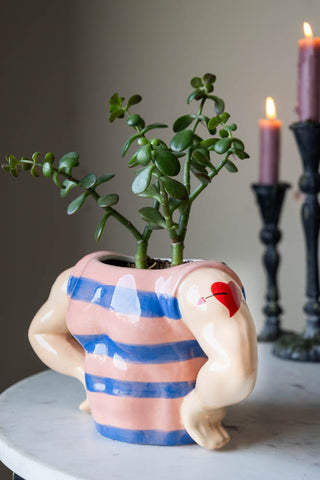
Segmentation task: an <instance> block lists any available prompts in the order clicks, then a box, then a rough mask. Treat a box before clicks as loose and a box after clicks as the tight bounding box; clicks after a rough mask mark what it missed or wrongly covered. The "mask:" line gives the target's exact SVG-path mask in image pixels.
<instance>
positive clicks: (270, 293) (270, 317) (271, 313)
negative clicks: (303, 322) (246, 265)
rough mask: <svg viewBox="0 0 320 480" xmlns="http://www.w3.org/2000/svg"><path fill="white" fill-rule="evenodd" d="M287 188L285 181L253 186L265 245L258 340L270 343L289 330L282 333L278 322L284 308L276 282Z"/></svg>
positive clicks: (261, 234)
mask: <svg viewBox="0 0 320 480" xmlns="http://www.w3.org/2000/svg"><path fill="white" fill-rule="evenodd" d="M288 188H290V185H289V184H288V183H278V184H275V185H263V184H256V185H252V189H253V191H254V193H255V195H256V199H257V203H258V206H259V211H260V214H261V218H262V221H263V228H262V230H261V232H260V239H261V241H262V243H263V244H264V245H265V247H266V249H265V252H264V255H263V265H264V268H265V271H266V275H267V293H266V305H265V307H264V308H263V313H264V315H265V317H266V320H265V323H264V326H263V329H262V331H261V332H260V334H259V335H258V341H260V342H273V341H275V340H277V339H278V338H279V337H281V336H282V335H283V334H284V333H288V332H284V331H283V330H282V329H281V325H280V315H281V314H282V312H283V310H282V308H281V306H280V305H279V302H278V301H279V297H280V296H279V291H278V285H277V272H278V268H279V264H280V255H279V253H278V251H277V244H278V243H279V242H280V240H281V232H280V230H279V229H278V223H279V219H280V213H281V208H282V205H283V201H284V197H285V194H286V191H287V189H288Z"/></svg>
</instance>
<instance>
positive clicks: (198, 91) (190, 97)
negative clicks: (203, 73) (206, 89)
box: [187, 88, 202, 105]
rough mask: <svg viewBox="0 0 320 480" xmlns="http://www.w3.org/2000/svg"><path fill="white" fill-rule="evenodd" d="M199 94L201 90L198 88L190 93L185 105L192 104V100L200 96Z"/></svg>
mask: <svg viewBox="0 0 320 480" xmlns="http://www.w3.org/2000/svg"><path fill="white" fill-rule="evenodd" d="M201 93H202V92H201V90H200V89H198V88H197V90H194V91H193V92H192V93H190V95H189V97H188V98H187V104H188V105H189V103H190V102H192V100H193V99H194V98H196V97H198V95H200V94H201Z"/></svg>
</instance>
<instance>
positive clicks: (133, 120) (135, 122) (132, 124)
mask: <svg viewBox="0 0 320 480" xmlns="http://www.w3.org/2000/svg"><path fill="white" fill-rule="evenodd" d="M140 120H141V117H140V115H138V114H137V113H136V114H134V115H130V117H129V118H128V120H127V125H129V127H135V126H136V125H138V123H139V122H140Z"/></svg>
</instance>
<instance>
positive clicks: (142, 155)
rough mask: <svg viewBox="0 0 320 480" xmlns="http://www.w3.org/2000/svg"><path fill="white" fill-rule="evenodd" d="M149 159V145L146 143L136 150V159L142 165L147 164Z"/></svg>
mask: <svg viewBox="0 0 320 480" xmlns="http://www.w3.org/2000/svg"><path fill="white" fill-rule="evenodd" d="M150 160H151V145H150V143H147V144H146V145H143V146H142V147H140V148H139V150H138V151H137V152H136V161H137V162H138V163H139V164H140V165H143V166H146V165H148V163H149V162H150Z"/></svg>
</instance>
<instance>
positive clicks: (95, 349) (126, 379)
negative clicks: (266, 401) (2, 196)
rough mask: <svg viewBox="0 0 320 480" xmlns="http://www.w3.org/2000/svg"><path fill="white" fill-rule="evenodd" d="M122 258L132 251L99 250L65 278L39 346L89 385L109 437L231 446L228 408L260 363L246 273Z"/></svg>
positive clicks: (35, 342) (41, 320)
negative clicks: (134, 264) (151, 265)
mask: <svg viewBox="0 0 320 480" xmlns="http://www.w3.org/2000/svg"><path fill="white" fill-rule="evenodd" d="M115 260H117V261H120V263H121V262H124V261H127V260H128V257H123V256H119V255H115V254H112V253H110V252H97V253H94V254H91V255H88V256H86V257H84V258H83V259H82V260H80V261H79V262H78V263H77V264H76V266H75V267H74V268H73V269H70V270H68V271H67V272H64V273H63V274H62V275H61V276H60V277H59V278H58V279H57V281H56V283H55V285H54V287H53V289H52V291H51V294H50V297H49V299H48V301H47V302H46V304H45V305H44V306H43V307H42V308H41V310H40V311H39V312H38V313H37V315H36V317H35V319H34V320H33V322H32V325H31V327H30V332H29V338H30V341H31V343H32V346H33V348H34V349H35V351H36V352H37V354H38V355H39V356H40V358H41V359H42V360H43V361H44V362H45V363H46V364H47V365H48V366H50V367H51V368H53V369H56V370H58V371H60V372H62V373H66V374H68V375H72V376H75V377H77V378H79V379H80V380H81V381H82V382H83V383H84V385H85V388H86V391H87V400H88V403H89V405H90V410H91V413H92V416H93V419H94V422H95V424H96V427H97V430H98V431H99V432H100V433H101V434H102V435H104V436H106V437H109V438H112V439H115V440H120V441H125V442H130V443H142V444H154V445H182V444H188V443H192V442H194V441H196V442H197V443H199V444H200V445H202V446H204V447H206V448H219V447H221V446H223V445H224V444H225V443H227V442H228V441H229V435H228V434H227V432H226V431H225V430H224V428H223V426H222V424H221V420H222V418H223V417H224V415H225V407H226V406H227V405H231V404H233V403H236V402H239V401H240V400H242V399H243V398H245V397H246V396H247V395H249V394H250V392H251V391H252V389H253V387H254V383H255V379H256V370H257V354H256V337H255V329H254V325H253V321H252V319H251V315H250V312H249V310H248V307H247V305H246V302H245V296H244V290H243V287H242V284H241V282H240V280H239V278H238V277H237V276H236V274H235V273H234V272H232V271H231V270H230V269H229V268H228V267H227V266H226V265H224V264H222V263H218V262H213V261H195V262H190V263H186V264H184V265H179V266H177V267H173V268H168V269H162V270H138V269H134V268H129V267H122V266H117V265H115V264H114V263H115ZM108 262H111V264H110V263H109V264H108ZM65 319H66V320H65ZM70 333H71V334H72V337H71V336H70ZM54 334H55V335H54ZM74 339H75V340H76V341H75V340H74ZM79 344H80V345H81V347H82V348H81V347H80V345H79ZM50 350H51V351H50ZM53 352H54V353H53ZM85 406H86V405H83V406H82V407H83V408H84V407H85Z"/></svg>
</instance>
